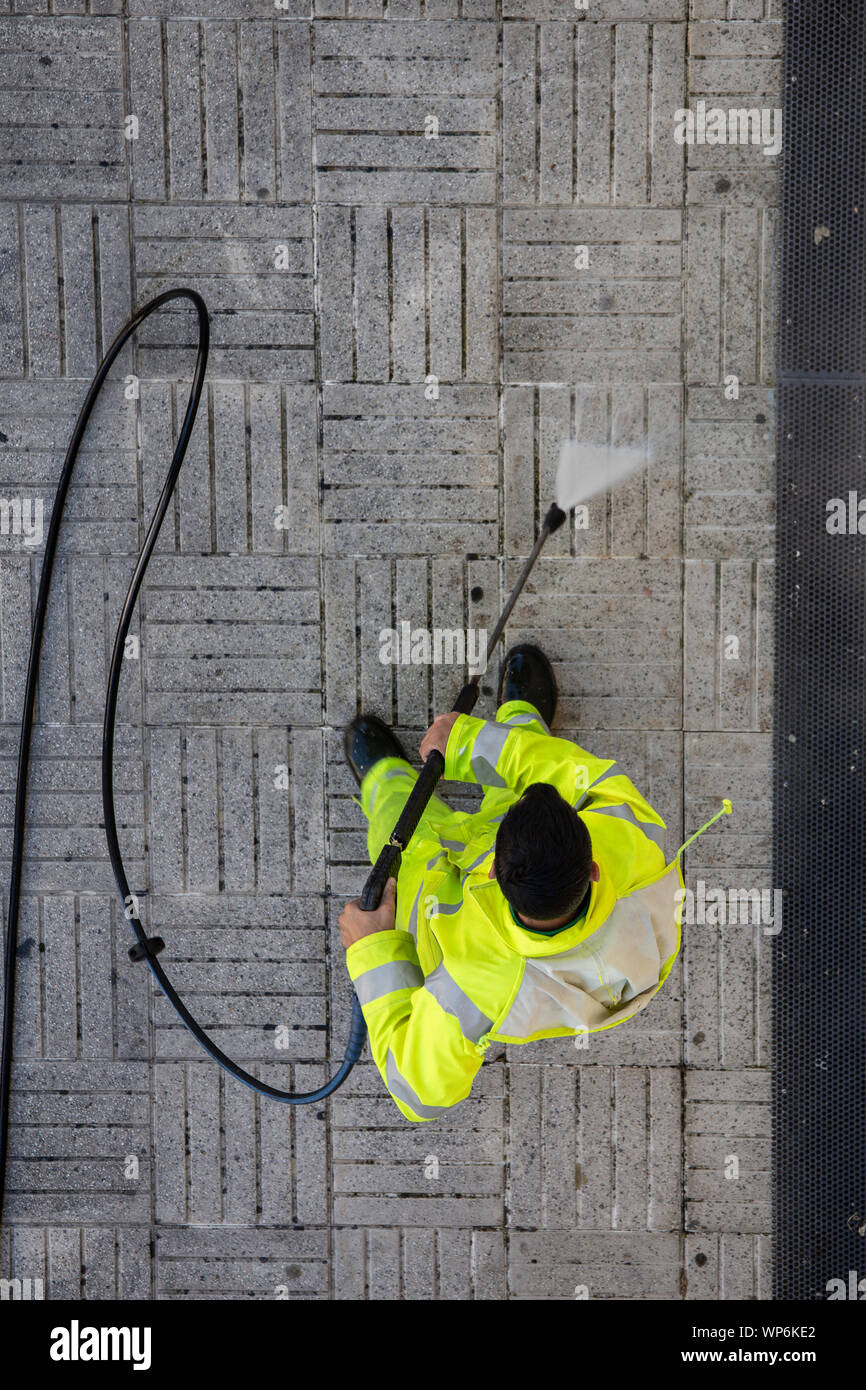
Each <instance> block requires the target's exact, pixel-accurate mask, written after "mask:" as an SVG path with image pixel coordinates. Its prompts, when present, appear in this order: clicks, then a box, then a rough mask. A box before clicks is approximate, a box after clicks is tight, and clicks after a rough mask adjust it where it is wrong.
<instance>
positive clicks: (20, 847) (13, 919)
mask: <svg viewBox="0 0 866 1390" xmlns="http://www.w3.org/2000/svg"><path fill="white" fill-rule="evenodd" d="M173 299H188V300H189V301H190V303H191V304H192V305H193V307H194V308H195V310H196V313H197V314H198V350H197V353H196V360H195V371H194V374H193V381H192V387H191V389H190V393H189V399H188V401H187V406H186V414H185V416H184V420H183V425H182V426H181V430H180V435H179V437H178V441H177V445H176V447H175V451H174V456H173V457H172V461H171V466H170V468H169V470H168V473H167V475H166V479H165V483H164V484H163V489H162V493H161V495H160V499H159V502H158V504H157V507H156V511H155V512H154V514H153V519H152V520H151V523H150V526H149V528H148V531H147V535H146V537H145V541H144V545H143V546H142V549H141V554H140V555H139V557H138V561H137V563H136V566H135V571H134V573H133V576H132V580H131V582H130V585H129V590H128V592H127V595H126V601H125V602H124V605H123V611H122V613H121V615H120V622H119V623H118V626H117V636H116V637H115V641H114V651H113V653H112V657H111V667H110V670H109V676H108V688H107V691H106V696H105V721H104V725H103V733H102V805H103V813H104V818H105V837H106V840H107V841H108V853H109V857H110V859H111V867H112V869H113V870H114V879H115V882H116V884H117V890H118V892H119V894H120V897H121V901H122V903H123V908H124V915H125V916H127V920H128V921H129V924H130V926H131V927H132V930H133V932H134V933H135V936H136V941H137V946H136V947H133V948H132V951H131V952H130V954H131V955H132V957H133V959H136V960H146V961H147V964H148V966H149V967H150V970H151V973H152V974H153V976H154V978H155V979H156V981H157V983H158V985H159V986H160V988H161V990H162V992H163V994H164V995H165V996H166V998H167V999H168V1000H169V1002H170V1003H171V1004H172V1005H173V1006H174V1009H175V1011H176V1012H177V1014H178V1016H179V1017H180V1019H181V1021H182V1022H183V1023H184V1024H185V1026H186V1027H187V1028H188V1029H189V1031H190V1032H191V1033H192V1035H193V1037H194V1038H195V1039H196V1041H197V1042H198V1043H199V1044H200V1045H201V1046H202V1047H203V1048H204V1050H205V1052H207V1053H208V1055H209V1056H210V1057H212V1058H213V1060H214V1061H215V1062H218V1063H219V1065H220V1066H221V1067H223V1068H224V1070H225V1071H227V1072H229V1074H230V1075H231V1076H234V1077H235V1078H236V1079H237V1080H238V1081H242V1082H243V1083H244V1085H245V1086H249V1087H250V1088H251V1089H252V1090H254V1091H257V1092H258V1094H259V1095H262V1096H269V1097H270V1098H271V1099H272V1100H279V1101H284V1102H286V1103H287V1104H290V1105H309V1104H312V1103H314V1102H316V1101H321V1100H324V1099H325V1098H326V1097H327V1096H329V1095H331V1094H332V1092H333V1091H336V1089H337V1087H338V1086H341V1085H342V1083H343V1082H344V1081H345V1079H346V1077H347V1076H348V1075H349V1072H350V1071H351V1070H352V1067H353V1066H354V1064H355V1062H356V1061H357V1060H358V1058H359V1056H360V1055H361V1050H362V1048H363V1046H364V1039H365V1037H366V1033H367V1029H366V1025H365V1023H364V1016H363V1014H362V1012H361V1006H360V1004H359V1003H358V998H357V995H353V1000H352V1018H351V1023H350V1027H349V1042H348V1044H347V1047H346V1052H345V1056H344V1057H343V1061H342V1063H341V1065H340V1067H339V1070H338V1071H337V1072H336V1073H335V1074H334V1076H332V1077H331V1079H330V1081H327V1082H326V1083H325V1085H324V1086H320V1087H319V1088H318V1089H317V1090H315V1091H303V1092H292V1091H280V1090H278V1089H277V1088H276V1087H275V1086H268V1085H266V1084H265V1083H264V1082H263V1081H259V1080H257V1079H256V1077H254V1076H251V1075H250V1073H249V1072H247V1071H244V1069H243V1067H240V1066H238V1064H237V1062H233V1061H232V1059H231V1058H230V1057H227V1056H226V1054H225V1053H224V1052H223V1051H222V1049H221V1048H219V1047H217V1045H216V1043H215V1042H214V1041H213V1039H212V1038H209V1037H208V1035H207V1033H206V1032H205V1031H204V1029H203V1028H201V1027H200V1025H199V1024H198V1023H197V1022H196V1020H195V1019H194V1018H193V1016H192V1014H191V1013H190V1012H189V1010H188V1009H187V1007H186V1005H185V1004H184V1003H183V1000H181V999H180V998H179V997H178V995H177V993H176V992H175V990H174V988H173V986H172V984H171V982H170V980H169V979H168V976H167V975H166V973H165V971H164V970H163V968H162V966H161V965H160V964H159V961H158V959H157V954H156V953H157V951H158V950H159V949H161V948H162V942H160V941H159V940H158V938H155V937H154V938H149V937H148V936H147V935H146V934H145V932H144V930H143V928H142V926H141V923H140V922H139V921H138V918H137V917H136V916H128V904H129V903H130V901H132V895H131V893H130V888H129V883H128V881H127V877H126V871H125V869H124V867H123V859H122V858H121V854H120V844H119V842H118V838H117V821H116V818H115V813H114V767H113V762H114V758H113V754H114V724H115V718H116V714H117V695H118V688H119V685H120V671H121V664H122V661H123V652H124V643H125V641H126V635H127V632H128V630H129V624H130V622H131V620H132V613H133V609H134V607H135V601H136V599H137V597H138V591H139V589H140V588H141V584H142V581H143V579H144V575H145V572H146V570H147V566H148V563H149V561H150V557H151V554H152V552H153V548H154V545H155V544H156V540H157V537H158V535H159V531H160V527H161V526H162V523H163V519H164V517H165V514H166V511H167V510H168V504H169V502H170V501H171V496H172V493H173V492H174V489H175V485H176V483H177V479H178V475H179V473H180V469H181V465H182V463H183V460H184V456H185V454H186V450H187V445H188V444H189V438H190V435H191V433H192V428H193V425H194V424H195V418H196V415H197V413H198V407H199V400H200V398H201V393H202V387H203V386H204V376H205V369H206V367H207V358H208V347H209V343H210V322H209V319H208V312H207V307H206V305H205V302H204V300H203V299H202V297H201V295H200V294H198V293H197V292H196V291H195V290H190V289H183V288H181V289H173V290H166V291H165V292H164V293H163V294H160V295H157V297H156V298H155V299H152V300H150V302H149V303H147V304H145V305H143V307H142V308H141V309H139V310H138V312H137V313H136V314H134V315H133V317H132V318H131V319H130V320H129V322H128V323H127V324H126V326H125V327H124V328H123V329H121V331H120V333H119V334H118V335H117V337H116V338H115V340H114V342H113V343H112V344H111V347H110V348H109V349H108V351H107V352H106V354H105V356H104V358H103V359H102V362H101V364H100V366H99V370H98V371H97V373H96V375H95V377H94V378H93V380H92V381H91V383H90V386H89V388H88V391H87V395H86V397H85V399H84V404H83V405H82V407H81V410H80V412H79V415H78V419H77V421H76V424H75V429H74V431H73V434H72V438H71V439H70V441H69V447H68V448H67V450H66V458H65V460H64V463H63V471H62V473H61V475H60V481H59V483H58V484H57V492H56V494H55V497H54V506H53V507H52V511H51V521H50V524H49V527H48V536H47V539H46V542H45V558H44V560H43V562H42V572H41V575H40V578H39V593H38V596H37V599H36V612H35V615H34V618H33V628H32V631H31V636H30V658H29V661H28V665H27V681H26V685H25V690H24V710H23V713H22V716H21V737H20V742H19V746H18V779H17V783H16V787H15V816H14V827H13V834H12V872H11V879H10V885H9V913H8V919H7V924H6V961H5V970H4V996H3V998H4V1008H3V1048H2V1072H0V1215H2V1202H3V1195H4V1192H5V1186H6V1160H7V1153H8V1138H9V1102H10V1090H11V1079H12V1043H13V1028H14V1006H15V963H16V959H17V950H18V916H19V909H20V902H21V868H22V862H23V855H24V825H25V807H26V799H27V771H28V767H29V763H30V743H31V737H32V733H33V711H34V707H35V701H36V685H37V680H38V676H39V657H40V653H41V649H42V634H43V629H44V626H45V611H46V608H47V606H48V595H49V590H50V588H51V575H52V572H53V569H54V556H55V551H56V549H57V537H58V534H59V531H60V523H61V519H62V515H63V507H64V504H65V502H66V494H67V492H68V490H69V483H70V481H71V478H72V471H73V468H74V466H75V460H76V458H77V456H78V450H79V448H80V446H81V441H82V439H83V437H84V432H85V430H86V428H87V422H88V420H89V419H90V415H91V412H92V410H93V407H94V405H95V403H96V398H97V396H98V395H99V392H100V390H101V389H102V386H103V383H104V382H105V378H106V377H107V375H108V372H109V369H110V367H111V365H112V363H113V362H114V360H115V358H116V357H117V355H118V353H119V352H120V351H121V349H122V348H123V347H124V345H125V344H126V342H127V340H128V339H129V338H130V337H131V335H132V334H133V333H134V332H135V330H136V329H137V328H138V327H139V325H140V324H142V323H143V322H144V320H145V319H146V318H149V316H150V315H151V314H152V313H155V311H156V310H157V309H159V308H161V307H162V305H163V304H167V303H168V302H169V301H170V300H173Z"/></svg>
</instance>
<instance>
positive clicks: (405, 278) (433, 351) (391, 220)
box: [318, 103, 498, 382]
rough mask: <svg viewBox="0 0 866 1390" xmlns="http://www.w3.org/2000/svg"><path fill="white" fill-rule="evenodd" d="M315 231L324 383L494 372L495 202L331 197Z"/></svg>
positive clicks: (482, 377) (489, 376)
mask: <svg viewBox="0 0 866 1390" xmlns="http://www.w3.org/2000/svg"><path fill="white" fill-rule="evenodd" d="M376 105H377V107H378V105H379V103H376ZM334 119H336V116H335V117H334ZM341 119H342V120H344V121H345V120H347V119H348V120H351V113H349V115H348V116H345V115H343V114H342V113H341ZM358 119H360V117H358ZM404 119H406V118H404ZM318 229H319V295H320V305H321V309H320V312H321V322H322V333H321V341H320V348H321V355H322V373H323V375H324V377H325V379H326V380H328V381H342V382H345V381H364V382H369V381H375V382H387V381H425V380H427V379H428V378H430V377H435V378H436V380H437V382H455V381H460V380H467V381H491V380H494V379H495V374H496V373H497V328H498V324H497V303H496V300H497V292H496V263H495V257H496V245H497V241H496V219H495V214H494V212H493V210H492V209H485V208H468V209H467V208H460V207H453V208H450V207H441V206H434V207H430V208H426V209H425V208H418V209H415V208H411V209H407V208H404V207H399V206H398V207H391V208H388V207H363V206H361V207H355V208H350V207H342V206H340V207H334V206H330V205H327V204H326V205H324V206H323V207H322V208H321V209H320V211H319V228H318Z"/></svg>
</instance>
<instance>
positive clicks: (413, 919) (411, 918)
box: [406, 878, 424, 939]
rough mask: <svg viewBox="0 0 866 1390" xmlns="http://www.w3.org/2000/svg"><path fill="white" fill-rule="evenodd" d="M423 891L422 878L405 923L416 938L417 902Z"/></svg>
mask: <svg viewBox="0 0 866 1390" xmlns="http://www.w3.org/2000/svg"><path fill="white" fill-rule="evenodd" d="M423 891H424V880H423V878H422V880H421V882H420V883H419V885H418V892H417V893H416V894H415V901H414V902H413V904H412V911H411V912H410V913H409V921H408V922H407V923H406V926H407V927H408V928H409V931H410V932H411V933H412V935H413V936H414V937H415V938H416V939H417V936H418V904H419V902H420V901H421V894H422V893H423Z"/></svg>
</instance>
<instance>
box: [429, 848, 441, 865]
mask: <svg viewBox="0 0 866 1390" xmlns="http://www.w3.org/2000/svg"><path fill="white" fill-rule="evenodd" d="M444 854H445V851H444V849H440V851H439V853H438V854H434V855H433V858H432V859H428V860H427V868H428V869H432V868H433V867H434V865H436V864H438V863H439V860H440V859H441V858H442V857H443V855H444Z"/></svg>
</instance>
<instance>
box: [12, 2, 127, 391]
mask: <svg viewBox="0 0 866 1390" xmlns="http://www.w3.org/2000/svg"><path fill="white" fill-rule="evenodd" d="M0 52H3V53H4V54H8V55H10V56H11V55H14V79H15V85H14V86H13V85H12V84H11V83H10V84H8V85H6V86H5V88H4V92H3V94H2V101H0V127H2V128H3V151H4V156H3V159H2V160H0V178H2V184H3V190H4V196H5V197H6V198H9V197H15V198H28V197H36V198H42V197H45V196H47V197H49V198H55V197H77V198H82V197H83V198H88V197H94V198H101V199H111V198H120V199H123V198H125V197H126V195H127V189H128V175H127V161H126V148H125V145H126V142H125V140H124V134H123V93H122V82H123V56H122V30H121V25H120V21H119V19H118V18H110V17H102V18H95V17H94V18H81V19H78V18H76V19H74V20H72V21H71V22H70V21H69V20H66V19H64V18H61V17H59V16H58V17H56V18H55V17H49V16H38V15H34V16H32V17H31V16H27V17H24V16H22V15H18V16H15V17H14V18H13V17H10V18H8V19H5V18H0ZM42 219H43V220H44V219H50V222H51V223H52V224H53V222H54V213H53V209H51V208H50V207H46V208H45V209H44V212H43V214H42ZM35 222H36V224H37V225H36V227H34V235H36V236H37V237H38V236H39V235H40V229H39V223H40V218H39V216H36V218H35ZM42 230H44V221H43V227H42ZM36 254H37V256H38V251H37V252H36ZM28 273H29V272H28ZM54 347H55V351H56V347H57V345H56V343H55V345H54ZM49 374H50V371H49V372H46V375H49Z"/></svg>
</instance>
